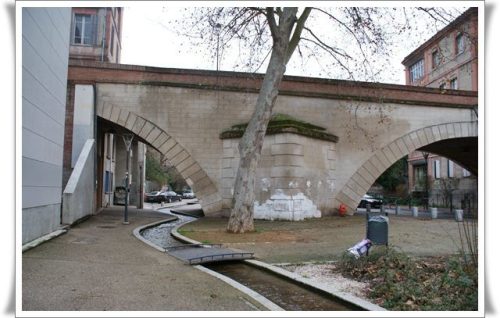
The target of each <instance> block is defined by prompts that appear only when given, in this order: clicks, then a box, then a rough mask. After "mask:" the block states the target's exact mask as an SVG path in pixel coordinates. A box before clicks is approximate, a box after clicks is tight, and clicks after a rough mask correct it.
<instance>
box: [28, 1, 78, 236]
mask: <svg viewBox="0 0 500 318" xmlns="http://www.w3.org/2000/svg"><path fill="white" fill-rule="evenodd" d="M22 23H23V24H22V65H23V67H22V111H23V114H22V138H23V145H22V146H23V149H22V165H23V179H22V192H23V198H22V243H23V244H24V243H27V242H29V241H32V240H34V239H36V238H38V237H40V236H43V235H45V234H48V233H50V232H53V231H55V230H56V229H57V228H58V227H59V225H60V222H61V219H60V214H61V194H62V187H63V184H62V170H63V169H62V165H63V144H64V119H65V106H66V83H67V74H68V55H69V34H70V32H69V27H70V24H71V9H70V8H23V9H22Z"/></svg>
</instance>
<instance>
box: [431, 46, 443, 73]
mask: <svg viewBox="0 0 500 318" xmlns="http://www.w3.org/2000/svg"><path fill="white" fill-rule="evenodd" d="M439 64H441V56H440V55H439V51H438V50H436V51H434V52H432V68H433V69H434V68H437V67H438V66H439Z"/></svg>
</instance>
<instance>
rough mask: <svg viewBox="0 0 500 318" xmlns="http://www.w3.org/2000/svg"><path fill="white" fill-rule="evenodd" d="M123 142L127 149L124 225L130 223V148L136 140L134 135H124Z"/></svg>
mask: <svg viewBox="0 0 500 318" xmlns="http://www.w3.org/2000/svg"><path fill="white" fill-rule="evenodd" d="M122 138H123V142H124V143H125V148H126V149H127V163H126V166H125V169H126V172H125V211H124V212H123V213H124V214H123V224H129V222H128V195H129V181H128V180H129V171H128V170H129V167H128V166H129V161H130V148H131V147H132V140H133V139H134V134H123V135H122Z"/></svg>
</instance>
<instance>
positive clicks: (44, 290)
mask: <svg viewBox="0 0 500 318" xmlns="http://www.w3.org/2000/svg"><path fill="white" fill-rule="evenodd" d="M165 218H167V216H166V215H165V214H161V213H158V212H152V211H147V210H137V209H130V211H129V221H130V224H129V225H123V224H122V220H123V207H119V208H110V209H106V210H104V211H102V212H101V213H99V214H98V215H95V216H92V217H91V218H90V219H88V220H86V221H84V222H82V223H81V224H79V225H76V226H74V227H73V228H71V229H70V230H69V231H68V233H66V234H64V235H62V236H59V237H57V238H55V239H52V240H50V241H48V242H46V243H44V244H42V245H39V246H37V247H35V248H33V249H30V250H28V251H26V252H24V253H23V254H22V309H23V310H24V311H31V310H48V311H59V310H96V311H104V310H107V311H118V310H127V311H129V310H139V311H150V310H153V311H173V310H176V311H177V310H181V311H190V310H210V311H222V310H245V311H246V310H258V309H264V308H262V306H261V305H260V304H258V303H256V302H255V301H254V300H253V299H252V298H250V297H248V296H247V295H245V294H243V293H241V292H239V291H238V290H236V289H234V288H233V287H231V286H229V285H228V284H226V283H224V282H222V281H220V280H219V279H217V278H214V277H212V276H210V275H208V274H206V273H203V272H201V271H199V270H197V269H196V268H193V267H192V266H190V265H186V264H184V263H183V262H182V261H180V260H178V259H176V258H175V257H172V256H169V255H168V254H166V253H162V252H159V251H157V250H155V249H153V248H151V247H150V246H148V245H146V244H144V243H143V242H141V241H139V240H138V239H137V238H135V237H134V236H133V234H132V231H133V230H134V229H135V228H136V227H139V226H141V225H145V224H149V223H152V222H156V221H160V220H162V219H165Z"/></svg>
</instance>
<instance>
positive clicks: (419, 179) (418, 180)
mask: <svg viewBox="0 0 500 318" xmlns="http://www.w3.org/2000/svg"><path fill="white" fill-rule="evenodd" d="M414 169H415V170H414V176H415V186H414V190H415V191H419V190H423V189H424V188H425V178H426V175H427V174H426V173H425V165H418V166H414Z"/></svg>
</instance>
